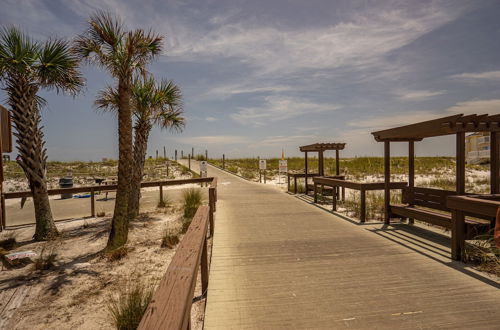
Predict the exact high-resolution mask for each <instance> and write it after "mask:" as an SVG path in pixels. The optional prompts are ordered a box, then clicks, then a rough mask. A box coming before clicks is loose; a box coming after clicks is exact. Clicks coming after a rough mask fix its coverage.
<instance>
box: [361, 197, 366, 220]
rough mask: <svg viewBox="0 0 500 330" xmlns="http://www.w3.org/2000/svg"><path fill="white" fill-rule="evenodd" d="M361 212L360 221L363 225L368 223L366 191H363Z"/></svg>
mask: <svg viewBox="0 0 500 330" xmlns="http://www.w3.org/2000/svg"><path fill="white" fill-rule="evenodd" d="M360 192H361V210H360V220H361V222H362V223H364V222H365V221H366V191H365V190H364V189H361V191H360Z"/></svg>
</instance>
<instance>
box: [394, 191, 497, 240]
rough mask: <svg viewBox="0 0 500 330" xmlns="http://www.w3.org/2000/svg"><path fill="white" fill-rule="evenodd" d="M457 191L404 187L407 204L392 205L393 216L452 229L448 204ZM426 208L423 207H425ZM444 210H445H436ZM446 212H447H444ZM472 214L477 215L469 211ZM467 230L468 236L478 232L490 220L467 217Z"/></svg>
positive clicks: (405, 202) (403, 200)
mask: <svg viewBox="0 0 500 330" xmlns="http://www.w3.org/2000/svg"><path fill="white" fill-rule="evenodd" d="M456 195H457V193H456V192H455V191H450V190H441V189H434V188H421V187H413V188H410V187H406V188H404V189H403V199H402V202H403V203H404V204H406V205H391V208H390V212H391V216H394V215H395V216H397V217H402V218H409V219H417V220H420V221H424V222H427V223H430V224H433V225H437V226H441V227H444V228H447V229H452V226H453V222H452V216H451V211H452V210H451V209H450V208H449V207H448V206H447V205H446V201H447V198H448V197H450V196H456ZM422 207H423V208H425V209H423V208H422ZM433 210H437V211H443V212H435V211H433ZM444 212H446V213H444ZM468 215H470V216H477V215H476V214H473V213H469V214H468ZM465 224H466V227H467V229H466V232H467V233H468V236H471V235H473V234H474V233H477V231H476V229H477V228H476V227H477V226H487V225H489V221H488V220H482V219H466V220H465Z"/></svg>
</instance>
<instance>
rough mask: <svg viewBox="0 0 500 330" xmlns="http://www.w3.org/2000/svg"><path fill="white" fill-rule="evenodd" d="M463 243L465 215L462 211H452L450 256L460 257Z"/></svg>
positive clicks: (458, 258) (456, 258)
mask: <svg viewBox="0 0 500 330" xmlns="http://www.w3.org/2000/svg"><path fill="white" fill-rule="evenodd" d="M464 245H465V216H464V213H463V212H462V211H457V210H453V211H452V224H451V258H452V259H453V260H461V259H462V251H463V248H464Z"/></svg>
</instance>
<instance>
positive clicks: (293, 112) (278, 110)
mask: <svg viewBox="0 0 500 330" xmlns="http://www.w3.org/2000/svg"><path fill="white" fill-rule="evenodd" d="M339 108H340V106H338V105H333V104H322V103H316V102H313V101H310V100H307V99H304V98H298V97H287V96H274V95H272V96H267V97H265V99H264V104H263V105H262V106H260V107H240V108H239V111H238V112H237V113H234V114H232V115H231V118H232V119H233V120H235V121H237V122H238V123H240V124H242V125H248V124H250V125H254V126H262V125H266V124H268V123H271V122H276V121H279V120H285V119H289V118H294V117H298V116H301V115H305V114H314V113H321V112H326V111H334V110H337V109H339Z"/></svg>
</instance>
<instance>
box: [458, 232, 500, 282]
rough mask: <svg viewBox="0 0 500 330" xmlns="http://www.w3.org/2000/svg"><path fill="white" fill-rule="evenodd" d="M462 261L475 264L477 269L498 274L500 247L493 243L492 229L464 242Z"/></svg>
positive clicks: (499, 274) (499, 271)
mask: <svg viewBox="0 0 500 330" xmlns="http://www.w3.org/2000/svg"><path fill="white" fill-rule="evenodd" d="M464 261H465V262H466V263H472V264H475V265H477V267H478V269H479V270H482V271H485V272H488V273H491V274H495V275H496V276H500V249H499V248H497V247H496V245H495V241H494V239H493V230H490V232H489V233H487V234H485V235H479V236H476V237H474V239H473V241H472V242H470V243H469V242H467V243H466V244H465V248H464Z"/></svg>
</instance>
